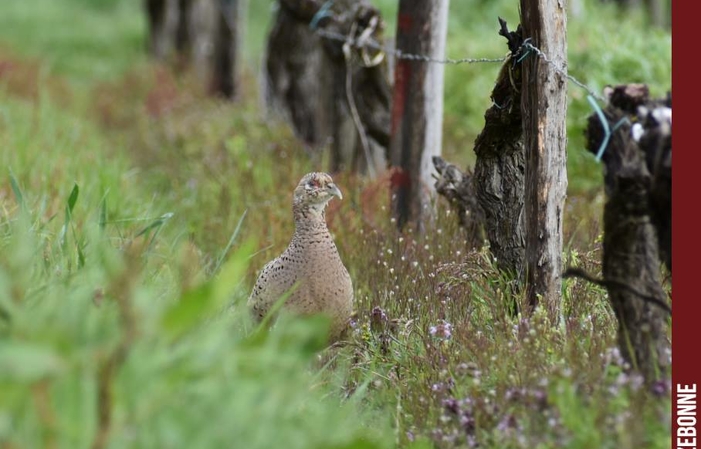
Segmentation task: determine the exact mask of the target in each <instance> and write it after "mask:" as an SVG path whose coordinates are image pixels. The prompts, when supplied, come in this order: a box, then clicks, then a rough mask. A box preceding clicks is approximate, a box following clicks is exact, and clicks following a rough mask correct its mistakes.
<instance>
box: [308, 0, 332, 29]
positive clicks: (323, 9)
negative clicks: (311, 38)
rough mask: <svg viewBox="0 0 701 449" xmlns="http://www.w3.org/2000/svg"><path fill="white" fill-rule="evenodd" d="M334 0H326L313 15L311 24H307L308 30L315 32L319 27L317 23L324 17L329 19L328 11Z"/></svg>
mask: <svg viewBox="0 0 701 449" xmlns="http://www.w3.org/2000/svg"><path fill="white" fill-rule="evenodd" d="M333 2H334V0H328V1H327V2H326V3H324V4H323V5H321V8H319V10H318V11H317V12H316V14H314V17H312V20H311V22H309V28H311V29H312V30H316V29H317V28H318V26H319V22H320V21H321V19H323V18H324V17H329V16H330V15H331V14H329V9H330V8H331V6H332V5H333Z"/></svg>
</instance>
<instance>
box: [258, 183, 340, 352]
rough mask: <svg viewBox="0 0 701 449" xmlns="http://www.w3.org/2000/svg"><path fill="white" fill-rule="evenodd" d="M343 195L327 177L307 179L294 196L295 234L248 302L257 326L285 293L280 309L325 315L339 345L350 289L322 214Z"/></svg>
mask: <svg viewBox="0 0 701 449" xmlns="http://www.w3.org/2000/svg"><path fill="white" fill-rule="evenodd" d="M334 196H336V197H338V198H339V199H341V198H342V195H341V191H340V190H339V189H338V187H336V184H334V182H333V179H331V176H329V175H328V174H326V173H309V174H307V175H305V176H304V177H303V178H302V180H301V181H300V182H299V184H298V185H297V188H295V191H294V198H293V202H292V212H293V215H294V220H295V232H294V235H293V236H292V240H291V241H290V244H289V246H288V247H287V249H286V250H285V251H284V252H283V253H282V254H281V255H280V256H279V257H278V258H276V259H274V260H272V261H270V262H268V263H267V264H266V265H265V266H264V267H263V270H262V271H261V273H260V275H259V276H258V280H257V281H256V284H255V286H254V287H253V291H252V292H251V295H250V297H249V298H248V306H249V308H251V310H252V311H253V315H254V317H255V318H256V319H258V320H261V319H262V318H263V317H264V316H265V315H266V314H267V313H268V312H269V311H270V308H271V307H272V306H273V305H274V304H275V303H276V302H277V301H278V300H279V299H280V298H281V297H282V296H283V295H284V294H285V293H287V292H291V293H290V294H289V297H288V298H287V300H286V301H285V304H284V308H285V309H286V310H288V311H291V312H294V313H299V314H324V315H326V316H328V317H329V318H330V320H331V329H330V336H329V337H330V339H331V341H335V340H338V339H339V338H340V337H341V336H342V335H343V332H344V331H345V330H346V328H347V327H348V323H349V319H350V317H351V314H352V312H353V284H352V281H351V278H350V275H349V274H348V270H347V269H346V267H345V266H344V265H343V262H342V261H341V258H340V256H339V255H338V250H337V248H336V245H335V243H334V241H333V238H332V237H331V234H330V233H329V230H328V228H327V226H326V217H325V210H326V205H327V204H328V202H329V201H330V200H331V199H332V198H333V197H334Z"/></svg>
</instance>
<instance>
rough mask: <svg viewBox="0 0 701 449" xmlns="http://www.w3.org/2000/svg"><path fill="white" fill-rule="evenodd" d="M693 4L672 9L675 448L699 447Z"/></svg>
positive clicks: (700, 316)
mask: <svg viewBox="0 0 701 449" xmlns="http://www.w3.org/2000/svg"><path fill="white" fill-rule="evenodd" d="M693 4H694V3H692V2H676V3H673V5H672V67H673V68H672V86H673V92H672V102H673V108H674V109H675V110H676V112H677V113H676V114H675V117H676V119H675V121H674V125H675V126H674V133H673V137H672V142H673V147H676V148H677V149H678V150H680V151H681V153H680V152H679V151H677V153H676V159H675V162H673V163H672V164H673V173H674V175H673V176H672V217H673V219H672V257H673V265H674V267H675V268H676V270H677V272H676V273H675V274H674V277H673V282H672V285H673V291H674V298H675V299H676V301H673V303H672V304H673V307H672V308H673V311H674V314H673V318H672V445H671V447H673V448H696V447H698V446H699V444H698V442H699V433H698V425H697V414H696V402H697V401H696V398H697V395H698V390H699V380H700V377H701V376H700V375H699V374H700V373H701V370H699V368H698V362H699V358H700V357H699V348H698V341H699V334H698V333H697V332H695V330H696V329H697V328H698V327H699V325H700V323H699V321H700V320H701V311H699V298H698V296H699V292H700V291H701V288H700V287H699V283H698V277H699V274H698V267H699V262H698V261H699V257H700V256H701V243H700V241H701V239H700V237H699V235H698V224H696V223H695V218H694V217H693V215H695V214H693V213H692V212H693V210H694V209H695V207H696V205H698V203H699V199H698V192H699V187H698V186H697V185H696V183H695V182H694V180H695V179H697V178H696V177H697V176H698V171H699V168H700V167H701V153H700V152H699V150H698V144H697V141H698V138H697V137H695V136H694V134H695V133H694V128H695V127H696V126H698V124H697V123H696V121H697V120H698V116H697V115H696V112H695V109H696V108H695V106H694V103H695V102H696V101H697V99H698V97H696V95H688V94H687V92H693V91H694V89H695V86H694V85H695V84H696V80H695V79H696V76H695V75H694V69H693V68H692V66H694V65H695V64H693V58H689V54H690V52H693V51H694V47H695V39H694V38H693V34H692V33H691V30H694V29H695V27H696V26H698V25H697V24H696V23H695V22H696V15H695V14H694V13H693V12H691V8H690V6H691V5H693Z"/></svg>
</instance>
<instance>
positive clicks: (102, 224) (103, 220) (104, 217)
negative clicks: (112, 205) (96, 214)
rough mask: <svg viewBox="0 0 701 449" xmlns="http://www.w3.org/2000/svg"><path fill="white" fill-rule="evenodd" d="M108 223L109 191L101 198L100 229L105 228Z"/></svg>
mask: <svg viewBox="0 0 701 449" xmlns="http://www.w3.org/2000/svg"><path fill="white" fill-rule="evenodd" d="M106 224H107V192H105V195H104V196H103V197H102V199H101V200H100V221H99V226H100V229H105V225H106Z"/></svg>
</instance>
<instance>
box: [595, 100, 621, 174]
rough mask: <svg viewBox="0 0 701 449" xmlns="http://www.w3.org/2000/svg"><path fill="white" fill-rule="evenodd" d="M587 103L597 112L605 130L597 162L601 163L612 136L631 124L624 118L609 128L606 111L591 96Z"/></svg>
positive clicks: (597, 154)
mask: <svg viewBox="0 0 701 449" xmlns="http://www.w3.org/2000/svg"><path fill="white" fill-rule="evenodd" d="M587 101H588V102H589V104H590V105H591V107H592V108H593V109H594V112H596V115H597V116H598V117H599V121H600V122H601V126H602V127H603V128H604V140H602V141H601V147H599V151H597V152H596V162H601V157H602V156H603V155H604V151H606V147H607V146H608V144H609V140H611V135H612V134H613V133H614V132H615V131H616V130H617V129H618V128H620V127H621V125H623V124H624V123H630V122H629V121H628V118H626V117H623V118H622V119H620V120H619V121H618V123H616V124H615V125H613V129H611V128H609V122H608V120H606V117H605V116H604V111H602V110H601V107H600V106H599V104H598V103H597V102H596V99H594V97H592V96H591V95H587Z"/></svg>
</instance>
